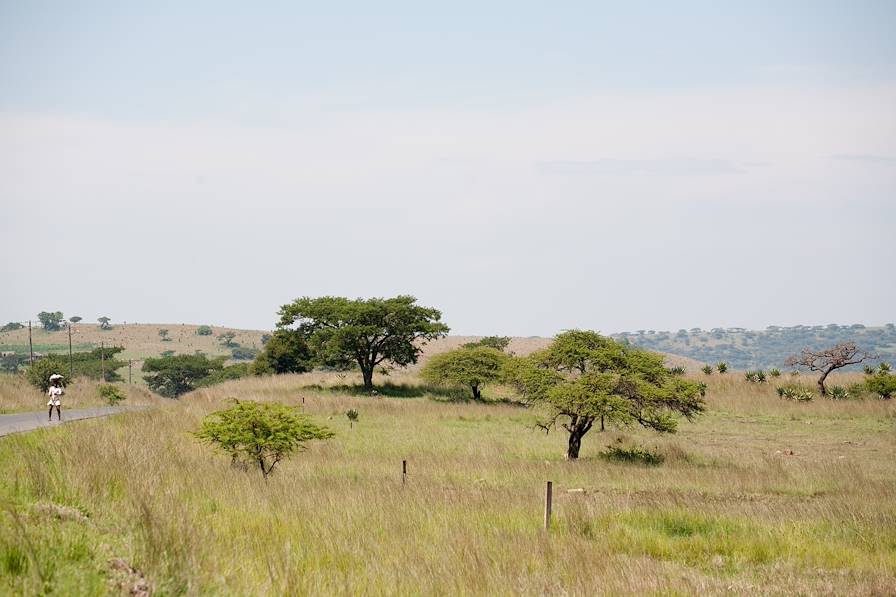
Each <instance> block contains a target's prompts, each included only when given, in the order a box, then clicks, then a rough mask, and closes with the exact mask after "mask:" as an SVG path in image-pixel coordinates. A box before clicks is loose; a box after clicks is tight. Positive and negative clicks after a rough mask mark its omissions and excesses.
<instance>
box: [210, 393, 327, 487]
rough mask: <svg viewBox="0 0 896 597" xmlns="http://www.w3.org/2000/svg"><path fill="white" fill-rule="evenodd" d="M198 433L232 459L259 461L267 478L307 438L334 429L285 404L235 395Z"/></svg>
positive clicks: (249, 462) (301, 446)
mask: <svg viewBox="0 0 896 597" xmlns="http://www.w3.org/2000/svg"><path fill="white" fill-rule="evenodd" d="M194 435H195V436H196V437H197V438H198V439H199V440H200V441H202V442H204V443H207V444H211V445H212V446H214V447H216V448H217V449H219V450H220V451H222V452H224V453H225V454H227V455H228V456H230V459H231V462H244V463H247V464H252V465H258V467H259V468H260V469H261V474H262V476H263V477H264V478H265V479H267V476H268V475H270V474H271V472H272V471H273V470H274V467H275V466H276V465H277V463H278V462H280V461H281V460H283V459H284V458H286V457H288V456H289V455H290V454H292V453H293V452H296V451H300V450H304V449H305V446H304V444H305V442H307V441H309V440H313V439H329V438H331V437H333V432H332V431H330V430H329V429H327V428H326V427H319V426H317V425H315V424H314V423H312V422H311V419H310V418H308V417H307V416H305V415H303V414H301V413H300V412H299V411H298V410H297V409H296V408H293V407H289V406H286V405H285V404H280V403H277V402H264V403H259V402H254V401H252V400H236V399H233V406H232V407H230V408H228V409H225V410H220V411H217V412H214V413H212V414H210V415H209V416H207V417H206V418H205V419H203V421H202V426H201V427H200V429H199V431H197V432H196V433H195V434H194Z"/></svg>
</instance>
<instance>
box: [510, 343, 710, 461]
mask: <svg viewBox="0 0 896 597" xmlns="http://www.w3.org/2000/svg"><path fill="white" fill-rule="evenodd" d="M663 360H664V357H663V356H662V355H659V354H656V353H651V352H647V351H645V350H640V349H636V348H632V347H630V346H626V345H623V344H620V343H618V342H616V341H614V340H612V339H610V338H606V337H604V336H601V335H600V334H598V333H596V332H591V331H582V330H569V331H566V332H563V333H562V334H560V335H558V336H557V337H556V338H555V339H554V341H553V342H552V343H551V345H550V346H549V347H548V348H546V349H544V350H541V351H538V352H535V353H533V354H532V355H530V356H528V357H526V358H518V359H511V360H510V361H508V365H507V367H506V371H507V378H508V379H509V380H511V381H512V382H513V383H514V385H516V387H517V388H518V389H519V390H520V392H521V393H522V395H523V396H524V397H525V398H526V399H527V400H528V401H529V402H531V403H533V404H534V405H536V406H538V407H540V408H542V409H543V410H544V411H545V417H544V419H542V421H541V422H540V423H539V426H541V427H542V428H544V429H545V430H550V429H552V428H554V427H555V426H556V425H557V423H558V421H562V423H561V424H562V426H563V428H564V429H566V431H567V432H568V433H569V442H568V449H567V452H566V455H567V458H570V459H576V458H578V457H579V450H580V448H581V444H582V438H583V437H584V436H585V434H587V433H588V432H589V431H590V430H591V428H592V426H593V425H594V424H595V423H598V422H599V423H600V429H601V431H603V430H604V429H605V428H606V426H608V425H612V426H617V427H618V426H627V425H632V424H637V425H641V426H643V427H646V428H648V429H653V430H654V431H657V432H662V433H674V432H675V431H676V429H677V421H676V420H675V415H682V416H684V417H685V418H686V419H687V420H693V418H694V417H696V416H697V415H699V414H700V413H702V412H703V410H704V408H705V403H704V401H703V396H702V395H701V387H700V385H699V384H697V383H695V382H692V381H688V380H685V379H682V378H681V377H678V376H675V375H672V374H671V373H670V372H669V370H668V369H666V367H665V366H664V365H663Z"/></svg>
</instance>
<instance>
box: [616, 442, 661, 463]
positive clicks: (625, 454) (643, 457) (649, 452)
mask: <svg viewBox="0 0 896 597" xmlns="http://www.w3.org/2000/svg"><path fill="white" fill-rule="evenodd" d="M600 457H601V458H603V459H604V460H609V461H612V462H628V463H635V464H644V465H647V466H659V465H661V464H662V463H663V461H665V460H666V457H665V456H663V455H662V454H660V453H659V452H658V451H657V450H656V449H650V448H644V447H641V446H625V445H623V444H622V441H621V440H618V441H617V443H616V444H613V445H610V446H607V449H606V450H604V451H603V452H601V453H600Z"/></svg>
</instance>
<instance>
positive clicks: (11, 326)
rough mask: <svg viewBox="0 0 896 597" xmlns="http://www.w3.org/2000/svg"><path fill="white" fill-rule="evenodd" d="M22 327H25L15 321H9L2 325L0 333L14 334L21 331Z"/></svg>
mask: <svg viewBox="0 0 896 597" xmlns="http://www.w3.org/2000/svg"><path fill="white" fill-rule="evenodd" d="M23 327H25V326H23V325H22V324H21V323H19V322H17V321H10V322H9V323H7V324H6V325H4V326H3V327H2V328H0V332H14V331H16V330H20V329H22V328H23Z"/></svg>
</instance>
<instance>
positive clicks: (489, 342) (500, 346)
mask: <svg viewBox="0 0 896 597" xmlns="http://www.w3.org/2000/svg"><path fill="white" fill-rule="evenodd" d="M508 344H510V338H509V337H508V336H486V337H484V338H482V339H480V340H479V341H478V342H467V343H466V344H464V345H463V348H477V347H480V346H485V347H488V348H494V349H496V350H500V351H501V352H504V350H505V349H506V348H507V345H508Z"/></svg>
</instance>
